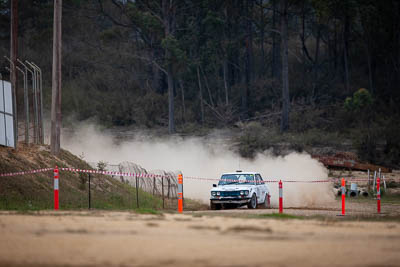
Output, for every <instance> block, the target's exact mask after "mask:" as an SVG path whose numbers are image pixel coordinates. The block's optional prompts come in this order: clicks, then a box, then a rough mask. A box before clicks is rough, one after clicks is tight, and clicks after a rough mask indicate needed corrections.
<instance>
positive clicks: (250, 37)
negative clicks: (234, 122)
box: [241, 0, 253, 119]
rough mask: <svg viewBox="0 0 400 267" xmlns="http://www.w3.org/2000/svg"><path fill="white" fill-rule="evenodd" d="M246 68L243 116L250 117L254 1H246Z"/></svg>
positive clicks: (243, 89) (243, 90) (243, 88)
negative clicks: (249, 100)
mask: <svg viewBox="0 0 400 267" xmlns="http://www.w3.org/2000/svg"><path fill="white" fill-rule="evenodd" d="M246 15H247V23H246V28H247V29H246V31H247V36H246V70H245V79H246V86H245V87H244V86H242V96H241V97H242V106H241V107H242V116H243V118H245V119H246V118H248V116H249V114H248V113H249V111H248V94H249V92H250V89H251V86H252V83H253V25H252V24H253V18H252V16H253V1H249V0H247V1H246Z"/></svg>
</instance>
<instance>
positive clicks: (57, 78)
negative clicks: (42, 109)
mask: <svg viewBox="0 0 400 267" xmlns="http://www.w3.org/2000/svg"><path fill="white" fill-rule="evenodd" d="M61 13H62V0H54V26H53V74H52V94H51V142H50V147H51V153H52V154H53V155H58V153H59V152H60V128H61V15H62V14H61Z"/></svg>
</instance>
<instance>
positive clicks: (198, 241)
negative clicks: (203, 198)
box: [0, 210, 400, 267]
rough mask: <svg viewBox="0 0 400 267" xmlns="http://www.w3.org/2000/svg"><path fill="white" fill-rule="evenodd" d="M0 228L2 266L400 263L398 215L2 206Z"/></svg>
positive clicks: (359, 264) (386, 264)
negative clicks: (17, 210)
mask: <svg viewBox="0 0 400 267" xmlns="http://www.w3.org/2000/svg"><path fill="white" fill-rule="evenodd" d="M274 211H275V212H276V210H274ZM224 212H229V211H222V212H218V214H224ZM233 212H236V213H238V214H241V215H243V214H248V213H249V212H250V213H251V211H249V210H238V211H233ZM259 212H264V213H265V212H271V211H270V210H262V211H256V213H259ZM288 212H289V211H288ZM0 236H1V242H0V265H1V266H43V265H45V266H69V265H74V266H95V265H96V266H131V265H135V266H191V267H194V266H268V265H269V266H383V265H384V266H400V253H399V251H400V223H399V222H398V221H397V222H358V221H340V219H334V220H333V219H332V218H331V219H327V220H297V219H294V220H277V219H248V218H247V219H244V218H232V217H226V216H210V215H204V214H203V215H201V214H198V213H189V214H184V215H178V214H164V215H138V214H134V213H130V212H105V211H93V212H57V213H54V212H40V213H39V214H36V215H23V214H9V213H7V212H2V213H0Z"/></svg>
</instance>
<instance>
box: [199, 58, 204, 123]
mask: <svg viewBox="0 0 400 267" xmlns="http://www.w3.org/2000/svg"><path fill="white" fill-rule="evenodd" d="M197 81H198V83H199V90H200V92H199V95H200V111H201V124H204V103H203V88H202V86H201V77H200V67H199V66H197Z"/></svg>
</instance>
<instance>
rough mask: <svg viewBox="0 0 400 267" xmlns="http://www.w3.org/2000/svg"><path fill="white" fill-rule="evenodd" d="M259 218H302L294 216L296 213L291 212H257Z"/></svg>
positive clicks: (301, 217)
mask: <svg viewBox="0 0 400 267" xmlns="http://www.w3.org/2000/svg"><path fill="white" fill-rule="evenodd" d="M257 217H259V218H274V219H283V220H289V219H298V220H301V219H304V217H303V216H296V215H291V214H286V213H268V214H259V215H257Z"/></svg>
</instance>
